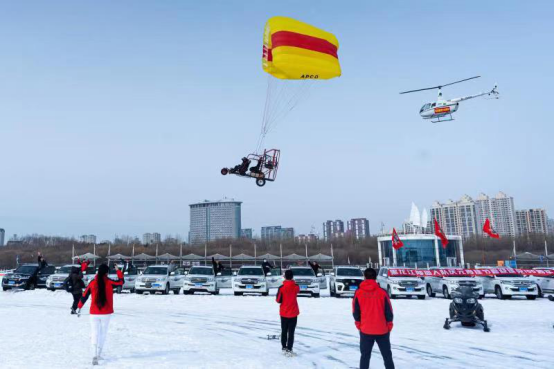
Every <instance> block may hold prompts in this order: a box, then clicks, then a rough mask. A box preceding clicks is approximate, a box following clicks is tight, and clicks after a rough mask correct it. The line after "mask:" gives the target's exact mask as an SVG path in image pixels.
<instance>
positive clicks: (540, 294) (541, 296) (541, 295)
mask: <svg viewBox="0 0 554 369" xmlns="http://www.w3.org/2000/svg"><path fill="white" fill-rule="evenodd" d="M537 292H538V293H539V295H538V297H540V298H543V297H544V295H543V293H542V290H541V288H540V287H539V286H537Z"/></svg>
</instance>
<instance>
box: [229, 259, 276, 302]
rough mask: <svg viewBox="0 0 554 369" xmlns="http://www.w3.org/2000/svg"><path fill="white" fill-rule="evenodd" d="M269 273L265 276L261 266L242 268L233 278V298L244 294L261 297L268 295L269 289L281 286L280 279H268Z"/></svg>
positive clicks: (270, 275)
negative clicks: (256, 294) (259, 295)
mask: <svg viewBox="0 0 554 369" xmlns="http://www.w3.org/2000/svg"><path fill="white" fill-rule="evenodd" d="M270 277H272V274H271V273H268V274H267V277H266V275H265V274H264V270H263V268H262V267H261V266H254V265H251V266H242V267H240V269H239V271H238V272H237V273H236V275H235V276H234V278H233V293H234V295H235V296H242V295H244V294H245V293H258V294H261V295H262V296H267V295H269V289H270V288H277V287H279V286H280V285H281V282H282V279H281V278H270Z"/></svg>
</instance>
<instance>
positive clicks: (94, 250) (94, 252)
mask: <svg viewBox="0 0 554 369" xmlns="http://www.w3.org/2000/svg"><path fill="white" fill-rule="evenodd" d="M92 253H93V254H94V261H93V263H94V264H93V265H94V266H96V243H95V244H94V246H93V247H92Z"/></svg>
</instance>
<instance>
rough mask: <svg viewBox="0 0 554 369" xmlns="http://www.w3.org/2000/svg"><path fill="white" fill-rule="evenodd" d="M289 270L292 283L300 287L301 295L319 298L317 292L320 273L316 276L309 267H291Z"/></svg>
mask: <svg viewBox="0 0 554 369" xmlns="http://www.w3.org/2000/svg"><path fill="white" fill-rule="evenodd" d="M290 270H291V271H292V274H293V279H294V281H295V282H296V284H297V285H298V286H299V287H300V293H301V294H309V295H310V296H312V297H319V296H321V295H320V291H319V288H320V286H319V282H320V277H321V276H322V274H321V273H318V274H317V276H316V275H315V273H314V270H313V269H312V268H311V267H291V268H290Z"/></svg>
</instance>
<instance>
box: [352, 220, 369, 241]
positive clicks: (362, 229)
mask: <svg viewBox="0 0 554 369" xmlns="http://www.w3.org/2000/svg"><path fill="white" fill-rule="evenodd" d="M347 226H348V233H349V234H350V236H352V237H354V238H355V239H356V240H361V239H363V238H367V237H369V220H367V219H366V218H354V219H351V220H349V221H348V223H347Z"/></svg>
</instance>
